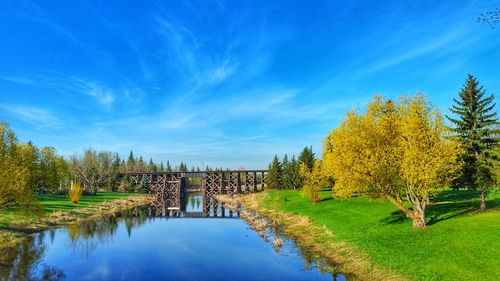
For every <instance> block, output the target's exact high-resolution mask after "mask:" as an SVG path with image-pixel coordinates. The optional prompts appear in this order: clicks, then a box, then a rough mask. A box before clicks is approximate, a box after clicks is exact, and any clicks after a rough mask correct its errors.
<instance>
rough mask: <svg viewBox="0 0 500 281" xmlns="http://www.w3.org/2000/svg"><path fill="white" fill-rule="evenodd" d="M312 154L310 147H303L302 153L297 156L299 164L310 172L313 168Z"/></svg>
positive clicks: (313, 157)
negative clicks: (303, 165)
mask: <svg viewBox="0 0 500 281" xmlns="http://www.w3.org/2000/svg"><path fill="white" fill-rule="evenodd" d="M314 159H315V156H314V152H313V150H312V146H310V147H304V149H303V150H302V152H301V153H300V154H299V158H298V160H299V164H302V163H303V164H305V165H306V167H307V168H308V169H309V171H312V169H313V166H314Z"/></svg>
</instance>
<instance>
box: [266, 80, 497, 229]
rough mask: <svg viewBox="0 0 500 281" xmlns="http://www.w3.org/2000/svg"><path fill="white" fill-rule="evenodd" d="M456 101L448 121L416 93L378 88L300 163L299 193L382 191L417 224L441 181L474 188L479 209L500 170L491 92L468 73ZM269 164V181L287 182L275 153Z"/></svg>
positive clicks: (311, 195)
mask: <svg viewBox="0 0 500 281" xmlns="http://www.w3.org/2000/svg"><path fill="white" fill-rule="evenodd" d="M453 101H454V104H453V105H452V107H451V108H450V111H451V113H453V115H452V116H446V118H447V119H448V121H449V124H450V125H449V126H448V125H446V124H445V117H443V115H442V114H441V113H440V112H439V111H438V110H437V108H436V107H433V106H432V105H431V103H430V102H429V101H428V100H427V99H426V98H425V96H423V95H420V94H419V95H415V96H412V97H410V96H402V97H400V98H399V99H397V100H391V99H386V98H383V97H380V96H376V97H375V99H374V100H373V101H372V102H370V103H369V104H368V107H367V110H366V111H364V112H360V111H357V110H353V111H350V112H348V113H347V115H346V117H345V119H344V120H343V121H342V122H341V124H340V125H339V126H338V127H337V128H335V129H333V130H332V131H331V132H330V134H329V135H328V136H327V137H326V138H325V140H324V146H323V155H322V159H316V160H314V162H313V166H312V167H310V166H309V167H307V168H306V167H304V166H302V168H301V169H300V176H301V178H302V187H303V193H304V194H305V195H307V196H308V197H309V198H310V199H311V200H312V201H313V202H317V201H318V200H319V196H318V190H319V189H321V188H323V187H325V186H330V187H331V188H332V193H333V196H334V197H337V198H346V197H350V196H355V195H358V194H367V195H371V196H377V197H381V198H385V199H387V200H389V201H390V202H391V203H393V204H394V205H395V206H397V207H398V208H399V209H400V210H401V211H402V212H404V213H405V214H406V216H407V217H408V218H410V219H412V220H413V225H414V227H424V226H425V225H426V220H425V211H426V208H427V206H428V205H429V203H430V196H432V195H433V194H436V193H438V192H439V191H440V190H442V189H443V188H446V187H452V188H468V189H474V190H479V191H480V194H481V195H480V209H485V208H486V196H487V193H488V190H489V189H491V188H494V187H496V186H498V177H499V157H500V146H499V135H500V129H499V122H498V118H497V112H495V106H496V105H495V103H494V95H492V94H490V95H486V92H485V90H484V88H483V86H481V85H480V84H479V82H478V81H477V80H476V78H475V77H473V76H472V75H469V76H468V78H467V81H466V83H465V85H464V87H463V88H462V89H461V91H460V93H459V95H458V98H456V99H454V100H453ZM275 162H278V164H276V163H275ZM301 165H302V164H301ZM271 166H272V168H273V167H275V168H273V174H278V175H282V176H281V177H280V176H278V177H277V179H273V180H272V182H273V183H274V182H277V183H278V184H282V185H281V186H283V187H285V185H284V184H283V182H282V181H281V182H280V178H283V177H284V173H283V170H280V167H279V161H278V160H277V158H275V161H273V165H271ZM270 170H271V169H270ZM276 171H277V173H276ZM273 177H275V176H274V175H273Z"/></svg>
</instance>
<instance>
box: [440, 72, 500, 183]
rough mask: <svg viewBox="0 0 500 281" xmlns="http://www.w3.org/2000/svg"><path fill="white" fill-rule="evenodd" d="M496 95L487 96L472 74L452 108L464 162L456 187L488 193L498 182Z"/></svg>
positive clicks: (453, 121)
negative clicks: (496, 169)
mask: <svg viewBox="0 0 500 281" xmlns="http://www.w3.org/2000/svg"><path fill="white" fill-rule="evenodd" d="M493 99H494V95H489V96H485V90H484V89H483V86H480V85H479V82H478V81H477V80H476V78H475V77H474V76H472V75H470V74H469V76H468V77H467V81H466V83H465V85H464V87H463V88H462V89H461V91H460V93H459V97H458V99H453V100H454V102H455V104H454V105H452V108H450V111H451V112H452V113H454V114H455V117H449V116H447V118H448V120H450V121H451V123H452V124H453V128H452V130H453V133H454V137H455V138H456V139H457V140H458V141H459V142H460V143H461V144H462V147H463V153H462V154H461V155H460V160H461V161H462V162H463V165H462V169H461V170H460V171H459V173H458V175H457V177H456V180H454V181H453V186H454V187H456V188H463V187H465V188H472V189H480V190H481V191H482V192H486V191H487V190H488V189H489V188H491V187H492V186H493V185H494V183H495V180H496V179H495V173H494V166H495V162H496V161H497V160H496V159H495V151H494V150H495V149H498V148H497V145H498V142H499V138H498V134H499V132H500V130H499V128H498V127H495V125H498V118H497V112H495V103H494V102H493Z"/></svg>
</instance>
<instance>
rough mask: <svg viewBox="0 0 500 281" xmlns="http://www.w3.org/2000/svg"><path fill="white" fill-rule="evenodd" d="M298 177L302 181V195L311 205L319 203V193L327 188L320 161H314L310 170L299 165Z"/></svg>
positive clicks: (303, 164)
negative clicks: (299, 176)
mask: <svg viewBox="0 0 500 281" xmlns="http://www.w3.org/2000/svg"><path fill="white" fill-rule="evenodd" d="M300 175H301V177H302V179H303V189H302V195H303V196H304V197H306V198H308V199H309V200H310V201H311V202H313V203H317V202H319V201H320V198H319V191H320V190H321V189H323V188H325V187H328V180H327V178H326V176H325V175H324V173H323V171H322V161H321V160H319V159H317V160H314V164H313V168H312V170H309V167H308V166H307V165H306V164H305V163H302V164H300Z"/></svg>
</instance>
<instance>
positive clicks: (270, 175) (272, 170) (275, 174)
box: [266, 155, 281, 188]
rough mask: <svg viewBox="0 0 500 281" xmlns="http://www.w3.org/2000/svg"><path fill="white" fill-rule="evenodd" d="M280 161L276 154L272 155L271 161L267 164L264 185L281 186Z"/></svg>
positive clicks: (270, 186)
mask: <svg viewBox="0 0 500 281" xmlns="http://www.w3.org/2000/svg"><path fill="white" fill-rule="evenodd" d="M280 176H281V163H280V161H279V159H278V155H274V158H273V162H272V163H271V164H269V170H268V172H267V177H266V185H267V186H268V187H269V188H279V187H280V186H281V179H280Z"/></svg>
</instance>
